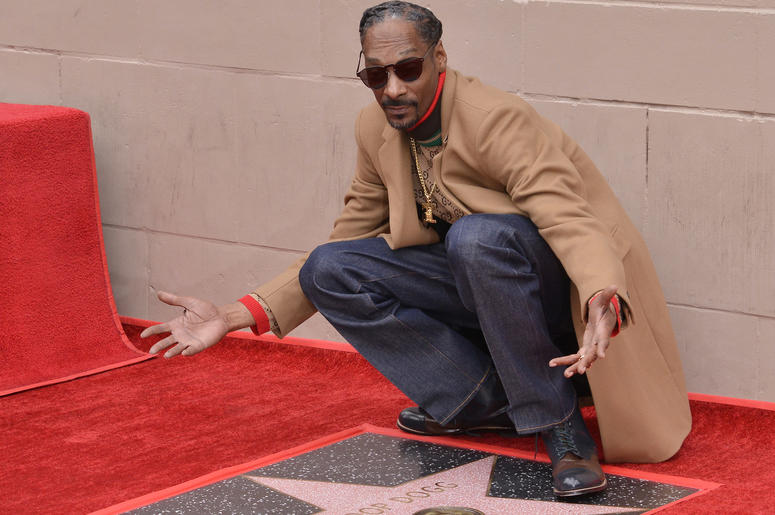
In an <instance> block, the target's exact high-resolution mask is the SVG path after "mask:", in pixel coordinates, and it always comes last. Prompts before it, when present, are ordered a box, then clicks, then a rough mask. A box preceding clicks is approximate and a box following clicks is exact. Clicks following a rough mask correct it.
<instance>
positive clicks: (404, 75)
mask: <svg viewBox="0 0 775 515" xmlns="http://www.w3.org/2000/svg"><path fill="white" fill-rule="evenodd" d="M436 43H438V40H436V41H434V42H433V43H431V46H429V47H428V50H426V51H425V53H424V54H423V56H422V57H410V58H409V59H404V60H403V61H399V62H397V63H395V64H388V65H387V66H370V67H368V68H364V69H363V70H360V71H357V70H358V69H359V68H360V67H361V57H362V56H363V50H361V53H360V54H358V68H356V72H355V75H357V76H358V78H360V79H361V81H363V83H364V84H365V85H366V87H369V88H371V89H380V88H384V87H385V84H387V81H388V68H393V73H395V74H396V77H398V78H399V79H401V80H402V81H404V82H412V81H415V80H417V79H419V78H420V75H422V63H423V62H424V61H425V56H427V55H428V52H430V51H431V49H432V48H433V47H435V46H436Z"/></svg>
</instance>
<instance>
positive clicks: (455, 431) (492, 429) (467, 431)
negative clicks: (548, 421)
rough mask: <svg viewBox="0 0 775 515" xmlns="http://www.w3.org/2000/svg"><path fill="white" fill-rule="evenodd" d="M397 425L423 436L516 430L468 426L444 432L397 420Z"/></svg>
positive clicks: (500, 427)
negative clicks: (407, 425)
mask: <svg viewBox="0 0 775 515" xmlns="http://www.w3.org/2000/svg"><path fill="white" fill-rule="evenodd" d="M396 425H397V426H398V429H400V430H401V431H405V432H407V433H412V434H415V435H423V436H450V435H462V434H466V433H471V432H474V431H490V432H498V431H515V429H514V428H513V427H507V426H476V427H467V428H465V429H463V428H461V429H449V430H448V431H445V432H443V433H432V432H430V431H418V430H416V429H412V428H409V427H406V426H405V425H403V424H401V422H400V421H396Z"/></svg>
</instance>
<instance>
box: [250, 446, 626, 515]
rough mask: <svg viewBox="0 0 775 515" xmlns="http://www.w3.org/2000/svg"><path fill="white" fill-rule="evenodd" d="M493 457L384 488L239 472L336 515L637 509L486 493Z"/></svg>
mask: <svg viewBox="0 0 775 515" xmlns="http://www.w3.org/2000/svg"><path fill="white" fill-rule="evenodd" d="M495 460H496V456H490V457H487V458H484V459H481V460H478V461H475V462H473V463H469V464H467V465H461V466H459V467H455V468H451V469H448V470H445V471H444V472H439V473H437V474H432V475H428V476H424V477H421V478H419V479H414V480H412V481H408V482H406V483H402V484H400V485H397V486H389V487H385V486H369V485H354V484H347V483H331V482H322V481H307V480H300V479H285V478H276V477H267V476H251V475H246V476H245V477H247V478H249V479H251V480H253V481H255V482H256V483H258V484H261V485H264V486H266V487H269V488H271V489H273V490H276V491H278V492H282V493H284V494H287V495H290V496H292V497H295V498H296V499H299V500H301V501H305V502H308V503H310V504H313V505H315V506H318V507H320V508H321V509H322V511H323V512H324V513H336V514H341V515H344V514H347V515H350V514H352V515H358V514H373V515H380V514H388V513H389V514H393V515H403V514H407V515H411V514H413V513H416V512H417V511H420V510H422V509H425V508H433V507H437V506H464V507H467V508H475V509H477V510H480V511H482V512H484V513H487V514H488V515H496V514H514V515H516V514H520V513H526V514H527V513H529V514H543V513H546V514H559V513H626V512H640V511H641V510H633V509H632V508H624V507H620V506H599V505H596V504H580V503H576V504H567V503H559V502H547V501H530V500H525V499H507V498H501V497H490V496H489V495H488V491H489V489H490V477H491V475H492V470H493V465H494V464H495Z"/></svg>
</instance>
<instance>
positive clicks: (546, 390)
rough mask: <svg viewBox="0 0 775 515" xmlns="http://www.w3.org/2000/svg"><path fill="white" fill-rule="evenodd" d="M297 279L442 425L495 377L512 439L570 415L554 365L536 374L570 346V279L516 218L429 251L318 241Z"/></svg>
mask: <svg viewBox="0 0 775 515" xmlns="http://www.w3.org/2000/svg"><path fill="white" fill-rule="evenodd" d="M299 278H300V281H301V287H302V289H303V291H304V293H305V295H306V296H307V297H308V298H309V300H310V302H312V304H313V305H315V307H316V308H317V309H318V310H319V311H320V313H322V314H323V316H325V317H326V319H328V321H329V322H331V324H332V325H333V326H334V327H335V328H336V329H337V330H338V331H339V333H340V334H341V335H342V336H344V338H345V339H347V341H348V342H350V344H351V345H352V346H353V347H355V349H356V350H358V352H360V353H361V354H362V355H363V356H364V357H365V358H366V359H367V360H368V361H369V362H370V363H371V364H372V365H373V366H374V367H375V368H377V370H379V371H380V372H381V373H382V374H383V375H384V376H385V377H386V378H387V379H388V380H390V381H391V382H392V383H393V384H395V385H396V386H397V387H398V388H399V389H400V390H401V391H402V392H404V393H405V394H406V395H407V396H408V397H409V398H410V399H412V400H413V401H414V402H416V403H417V404H418V405H419V406H421V407H422V408H423V409H425V410H426V411H427V412H428V413H429V414H430V415H431V416H432V417H433V418H434V419H436V420H437V421H438V422H440V423H442V424H445V423H448V422H449V421H451V420H452V419H453V418H454V417H455V416H456V415H457V414H458V413H459V412H460V411H461V410H462V409H463V408H464V407H465V406H466V405H467V404H468V403H469V402H471V399H473V398H474V396H476V395H477V393H478V392H479V390H480V388H482V385H483V384H485V383H489V384H492V383H493V375H496V374H497V376H496V377H495V379H496V381H497V378H499V379H500V382H501V383H502V385H503V386H502V388H503V390H504V391H505V397H506V398H507V399H508V407H507V411H508V414H509V417H510V418H511V420H512V421H513V422H514V425H515V427H516V429H517V431H518V433H520V434H529V433H534V432H537V431H540V430H542V429H545V428H547V427H549V426H552V425H555V424H557V423H559V422H562V421H564V420H565V419H566V418H567V417H569V416H570V414H571V413H572V412H573V410H574V407H575V402H576V393H575V390H574V388H573V386H572V384H571V382H570V380H568V379H566V378H565V377H564V376H563V374H562V372H563V368H564V367H557V368H550V367H549V366H548V362H549V360H550V359H551V358H554V357H556V356H560V355H562V354H567V353H571V352H575V351H576V350H577V347H573V348H561V347H563V342H574V344H575V338H574V337H573V326H572V322H571V315H570V307H569V298H570V291H569V288H570V282H569V279H568V277H567V275H566V273H565V270H564V269H563V267H562V265H561V264H560V262H559V261H558V260H557V258H556V257H555V255H554V253H553V252H552V250H551V249H550V248H549V246H548V245H547V244H546V242H545V241H544V240H543V238H541V236H540V235H539V234H538V231H537V229H536V227H535V225H533V223H532V222H531V221H530V220H529V219H528V218H525V217H523V216H518V215H492V214H476V215H468V216H465V217H463V218H461V219H460V220H458V221H457V222H455V223H454V224H452V226H451V228H450V229H449V232H448V233H447V235H446V238H445V240H444V241H443V242H441V243H437V244H434V245H423V246H416V247H407V248H402V249H397V250H392V249H390V247H388V245H387V243H386V242H385V241H384V240H383V239H382V238H369V239H363V240H354V241H342V242H334V243H327V244H324V245H321V246H319V247H318V248H317V249H315V250H314V251H313V252H312V253H311V254H310V256H309V259H308V260H307V262H306V264H305V265H304V267H303V268H302V270H301V272H300V275H299ZM571 345H573V344H571Z"/></svg>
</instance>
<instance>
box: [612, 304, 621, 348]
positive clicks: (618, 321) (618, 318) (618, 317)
mask: <svg viewBox="0 0 775 515" xmlns="http://www.w3.org/2000/svg"><path fill="white" fill-rule="evenodd" d="M611 304H613V305H614V310H616V327H614V329H613V331H611V338H613V337H614V336H616V335H617V334H619V331H621V330H622V306H621V304H619V296H618V295H614V296H613V297H611Z"/></svg>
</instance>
